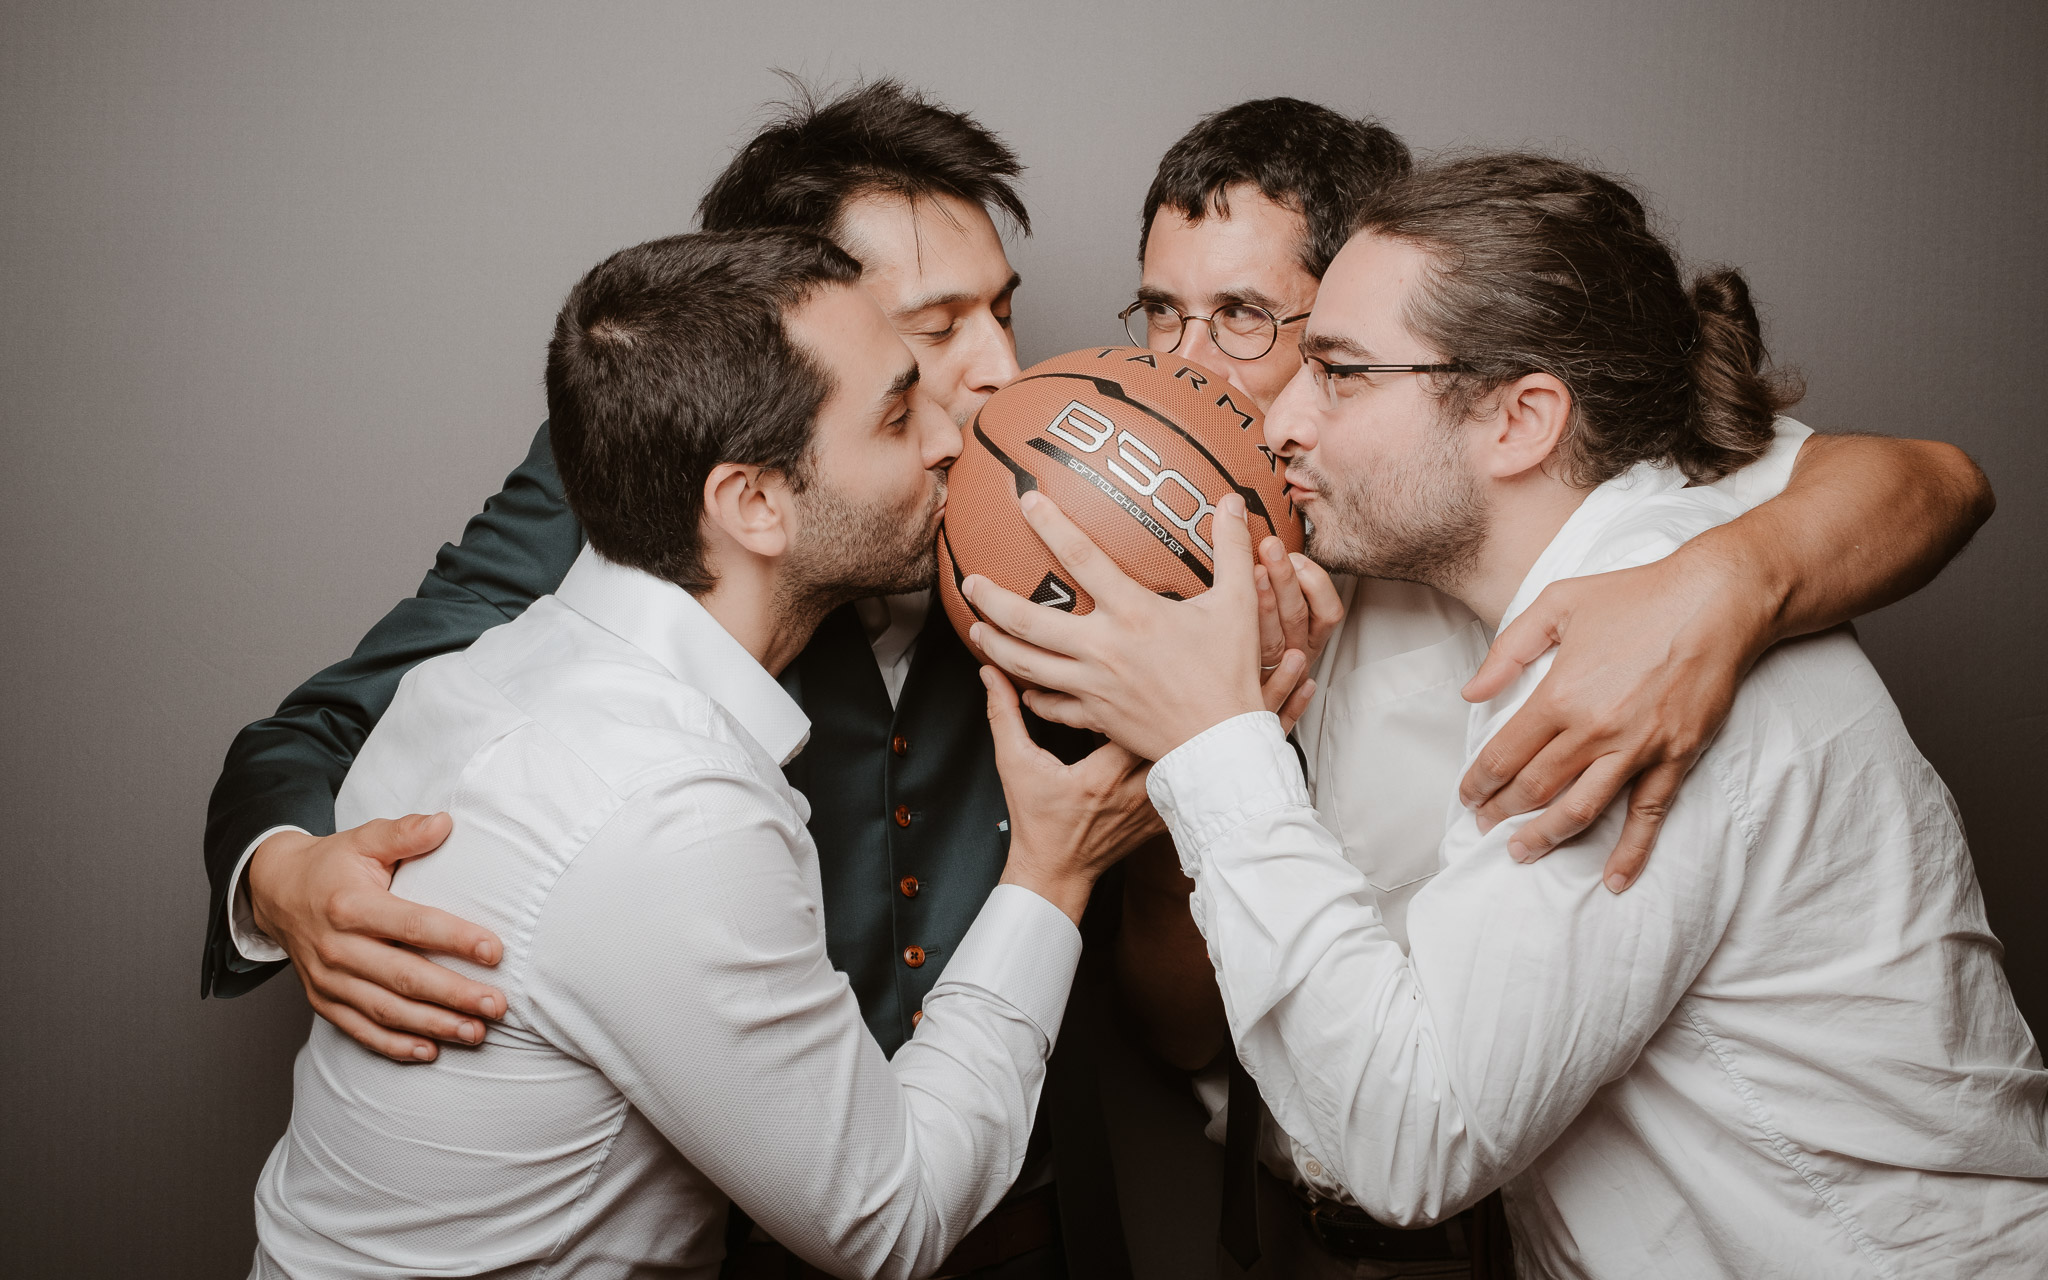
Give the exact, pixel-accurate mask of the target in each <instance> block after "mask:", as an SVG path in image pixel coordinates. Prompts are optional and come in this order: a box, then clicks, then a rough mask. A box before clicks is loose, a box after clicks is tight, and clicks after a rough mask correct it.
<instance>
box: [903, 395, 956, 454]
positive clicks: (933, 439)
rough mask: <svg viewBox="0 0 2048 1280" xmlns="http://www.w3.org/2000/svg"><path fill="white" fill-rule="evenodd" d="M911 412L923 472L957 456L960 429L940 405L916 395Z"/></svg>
mask: <svg viewBox="0 0 2048 1280" xmlns="http://www.w3.org/2000/svg"><path fill="white" fill-rule="evenodd" d="M912 411H913V413H915V415H916V419H917V424H918V440H917V445H918V461H920V462H922V463H923V464H924V469H925V470H927V471H934V470H939V469H942V468H946V467H951V466H952V465H953V463H954V461H955V460H956V459H957V458H959V456H960V428H959V426H958V425H957V424H955V423H954V421H953V415H952V414H950V413H947V412H946V410H945V407H944V406H943V405H940V404H937V403H935V402H934V401H933V400H932V399H931V397H929V396H922V395H920V396H918V398H917V401H916V403H915V404H913V405H912Z"/></svg>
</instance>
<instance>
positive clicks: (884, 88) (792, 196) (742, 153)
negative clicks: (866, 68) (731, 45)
mask: <svg viewBox="0 0 2048 1280" xmlns="http://www.w3.org/2000/svg"><path fill="white" fill-rule="evenodd" d="M785 79H787V80H788V81H789V84H790V88H791V89H792V90H793V91H794V97H793V98H792V100H791V101H790V102H788V103H786V104H783V107H782V110H781V113H780V114H779V115H778V116H777V117H776V118H775V119H773V120H771V121H770V122H769V123H768V125H767V127H765V128H763V129H762V130H761V131H760V132H759V133H757V134H755V135H754V136H753V138H752V139H750V140H749V141H748V142H747V144H746V145H745V146H743V147H741V148H740V149H739V153H738V154H737V155H735V156H734V157H733V158H732V162H731V163H730V164H728V165H726V167H725V171H724V172H722V173H720V174H719V175H718V177H717V179H716V180H715V181H713V182H712V184H711V189H710V190H709V191H706V192H705V193H704V199H703V201H702V203H700V204H699V205H698V206H697V218H698V223H699V225H700V226H702V227H703V228H704V230H706V231H740V230H746V229H750V228H759V227H795V228H799V229H801V230H804V231H809V232H813V233H815V234H817V235H821V236H827V237H833V238H836V237H837V235H838V230H839V215H840V211H841V210H842V209H843V208H844V206H845V204H846V202H847V201H848V200H851V199H853V198H855V197H856V196H863V195H872V194H883V195H896V196H902V197H904V198H905V199H909V200H917V199H920V198H924V197H928V196H935V195H948V196H955V197H957V198H959V199H961V200H965V201H967V202H968V203H970V204H977V205H980V206H981V207H982V208H984V209H986V210H988V212H989V215H990V216H991V217H994V216H995V215H996V214H998V213H1000V214H1002V215H1003V216H1005V217H1007V218H1008V219H1009V221H1010V222H1011V223H1013V224H1015V226H1016V227H1017V229H1018V230H1020V231H1023V232H1024V233H1026V234H1027V235H1028V234H1030V231H1031V215H1030V214H1028V213H1026V212H1025V210H1024V200H1023V197H1021V196H1019V195H1018V194H1017V181H1016V179H1017V175H1018V174H1020V173H1022V172H1023V171H1024V167H1023V166H1022V165H1021V164H1019V163H1017V156H1016V153H1015V152H1013V151H1011V150H1010V148H1009V147H1008V146H1006V145H1004V143H1003V142H1002V140H1001V139H1000V138H997V137H996V136H995V135H994V134H993V133H990V132H989V131H988V130H987V129H985V128H983V127H982V126H981V124H980V123H979V122H978V121H976V120H975V119H974V118H973V117H972V116H969V115H966V114H964V113H962V112H958V111H954V110H952V109H950V108H948V107H943V106H940V105H939V104H938V103H936V102H933V101H932V100H931V99H930V98H928V97H926V96H925V95H924V94H922V93H919V92H917V91H916V90H914V89H909V88H906V87H905V86H904V85H903V84H902V83H901V82H900V81H896V80H875V81H870V82H869V83H866V84H863V85H859V86H857V87H855V88H853V89H851V90H849V91H848V92H846V93H843V94H841V95H839V96H838V97H836V98H831V99H829V100H825V101H820V100H819V98H818V96H817V94H816V93H815V92H814V91H812V90H811V89H809V88H808V87H806V86H805V85H804V84H803V82H802V81H800V80H798V79H796V78H795V77H794V76H785Z"/></svg>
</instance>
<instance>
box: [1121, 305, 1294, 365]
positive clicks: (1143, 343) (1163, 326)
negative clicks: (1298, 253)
mask: <svg viewBox="0 0 2048 1280" xmlns="http://www.w3.org/2000/svg"><path fill="white" fill-rule="evenodd" d="M1308 317H1309V313H1308V312H1306V311H1304V312H1302V313H1301V314H1300V315H1298V316H1288V317H1287V318H1286V319H1284V320H1283V319H1281V318H1280V317H1279V316H1276V315H1274V314H1273V313H1272V312H1270V311H1268V310H1266V309H1265V308H1264V307H1261V306H1257V305H1255V304H1253V303H1250V302H1233V303H1230V304H1228V305H1226V306H1221V307H1218V308H1216V310H1215V311H1214V312H1213V313H1212V314H1210V315H1206V316H1189V315H1182V314H1181V312H1180V308H1178V307H1175V306H1173V305H1172V304H1170V303H1165V302H1157V301H1148V300H1147V299H1144V298H1140V299H1139V300H1138V301H1136V302H1133V303H1132V304H1131V305H1130V306H1128V307H1125V308H1124V309H1123V310H1122V311H1119V312H1117V313H1116V318H1117V319H1119V320H1121V321H1123V322H1124V335H1125V336H1126V337H1128V338H1129V339H1130V340H1131V342H1132V344H1133V345H1135V346H1140V347H1149V348H1151V349H1152V350H1154V351H1157V352H1160V353H1161V354H1165V353H1168V352H1172V351H1178V350H1180V344H1181V343H1182V342H1184V341H1186V340H1187V335H1188V326H1189V325H1191V324H1193V323H1195V322H1196V321H1200V322H1202V323H1204V324H1206V325H1208V326H1209V341H1211V342H1213V343H1215V344H1216V349H1217V350H1218V351H1221V352H1222V353H1223V354H1224V355H1226V356H1229V357H1230V358H1231V359H1233V360H1256V359H1258V358H1259V357H1260V356H1263V355H1265V354H1266V353H1267V352H1268V351H1271V350H1272V349H1273V344H1275V343H1277V342H1279V341H1280V330H1281V328H1282V326H1284V325H1290V324H1293V323H1295V322H1296V321H1298V320H1306V319H1308ZM1169 332H1170V333H1172V334H1173V341H1172V342H1169V343H1167V344H1166V345H1165V346H1161V345H1159V344H1160V343H1162V342H1166V334H1168V333H1169Z"/></svg>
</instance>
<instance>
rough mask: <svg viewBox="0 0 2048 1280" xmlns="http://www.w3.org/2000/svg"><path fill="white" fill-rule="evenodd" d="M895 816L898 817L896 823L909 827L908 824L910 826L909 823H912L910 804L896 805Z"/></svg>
mask: <svg viewBox="0 0 2048 1280" xmlns="http://www.w3.org/2000/svg"><path fill="white" fill-rule="evenodd" d="M895 818H896V825H897V826H899V827H907V826H909V825H910V806H909V805H907V804H899V805H897V806H896V813H895Z"/></svg>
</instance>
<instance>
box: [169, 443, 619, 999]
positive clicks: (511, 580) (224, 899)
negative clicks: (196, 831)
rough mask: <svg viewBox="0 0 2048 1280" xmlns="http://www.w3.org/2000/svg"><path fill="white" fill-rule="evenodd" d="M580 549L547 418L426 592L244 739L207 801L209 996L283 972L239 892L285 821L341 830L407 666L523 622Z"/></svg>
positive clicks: (205, 990)
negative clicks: (337, 799) (255, 933)
mask: <svg viewBox="0 0 2048 1280" xmlns="http://www.w3.org/2000/svg"><path fill="white" fill-rule="evenodd" d="M580 545H581V535H580V532H579V531H578V529H577V527H576V522H575V518H574V517H573V515H571V514H570V512H569V509H568V506H567V504H566V502H565V501H564V499H563V496H562V487H561V481H560V479H559V478H558V477H557V476H556V474H555V468H554V462H553V458H552V455H551V452H550V449H549V444H548V437H547V428H546V427H545V426H543V427H542V428H541V430H540V433H539V434H538V435H537V436H536V437H535V439H534V442H533V444H532V446H531V448H530V449H529V450H528V454H527V457H526V459H525V461H524V462H522V463H521V464H520V466H519V467H518V468H517V469H515V470H514V471H513V472H512V474H511V475H510V476H508V477H507V479H506V482H505V488H504V490H503V491H502V492H501V493H499V494H498V495H496V496H495V497H493V498H492V499H491V500H490V501H489V502H488V503H486V505H485V508H484V510H483V511H482V512H481V513H480V514H478V515H477V516H476V517H474V518H473V519H472V520H471V521H470V522H469V526H468V528H467V529H466V530H465V532H464V534H463V538H462V541H461V543H459V544H453V545H449V546H445V547H443V548H442V550H441V553H440V555H439V557H438V558H437V560H436V563H435V566H434V568H433V570H432V571H431V572H429V573H428V575H427V577H426V579H425V580H424V581H423V582H422V583H421V584H420V590H419V593H418V594H417V595H416V596H414V597H413V598H411V599H408V600H404V601H401V602H400V603H399V604H398V606H397V607H396V608H394V609H393V610H392V611H391V612H390V613H389V614H387V615H386V616H385V617H384V618H383V619H382V620H381V621H380V622H378V624H377V625H376V626H375V627H373V628H371V630H370V632H369V633H368V634H367V635H365V636H364V637H363V640H362V642H361V643H360V644H359V645H357V647H356V650H355V652H354V653H353V654H351V655H350V656H349V657H348V658H347V659H345V660H343V661H342V662H339V663H336V664H335V665H334V666H332V667H329V668H327V669H326V670H325V671H322V672H320V673H319V674H318V675H316V676H314V677H313V678H312V679H310V680H308V681H307V682H306V683H305V684H303V685H301V686H300V687H299V688H298V689H296V690H294V691H293V692H292V693H291V694H290V695H289V696H288V697H287V698H286V699H285V700H284V702H283V703H282V704H281V705H280V706H279V707H278V709H277V711H276V713H275V714H273V715H270V716H267V717H265V718H264V719H262V720H259V721H257V722H256V723H254V724H251V725H249V726H248V727H247V728H245V729H243V730H242V731H241V733H239V734H237V735H236V737H235V740H234V742H233V744H232V745H231V746H230V747H229V749H228V754H227V759H226V761H225V763H224V764H223V766H222V770H221V775H220V778H219V780H218V781H217V782H216V783H215V785H214V790H213V796H212V799H211V801H210V802H209V804H208V807H207V823H206V837H205V851H206V867H207V875H208V878H209V879H210V880H211V881H212V885H213V892H212V895H211V898H210V901H209V906H208V920H207V939H206V947H205V952H204V955H203V958H202V965H201V974H200V983H201V986H200V994H201V995H220V996H233V995H239V994H241V993H242V992H244V991H247V990H250V989H251V988H253V987H255V986H257V985H259V984H260V983H261V982H263V981H264V980H265V979H267V978H268V977H270V976H271V974H273V973H275V972H277V970H278V969H280V968H282V967H283V966H282V964H281V963H273V964H259V963H254V962H252V961H250V960H248V959H247V958H245V957H243V956H242V955H241V953H240V951H239V950H238V949H237V947H236V945H235V942H234V939H233V936H232V930H231V927H230V905H231V904H230V903H229V901H228V895H229V890H230V888H231V886H233V885H234V884H235V882H236V879H237V875H238V873H240V872H241V871H242V869H243V868H244V866H245V865H246V864H247V863H248V861H249V859H250V857H251V856H252V855H253V854H254V852H255V849H256V845H257V843H258V841H259V838H260V837H262V836H264V835H266V834H271V833H276V832H277V829H278V828H280V827H288V828H296V829H298V830H300V831H304V832H307V833H310V834H311V835H313V836H326V835H328V834H329V833H331V832H332V831H333V830H334V796H335V794H336V792H337V791H338V790H339V789H340V786H341V782H342V779H343V777H344V776H345V775H346V774H347V772H348V768H349V765H350V763H351V762H352V761H353V760H354V759H355V754H356V752H357V751H358V750H359V749H360V748H361V746H362V744H363V741H364V740H365V739H366V738H368V737H369V734H370V731H371V729H372V728H374V727H375V725H376V722H377V720H378V718H379V717H380V716H381V715H382V714H383V713H384V710H385V708H387V707H388V706H389V705H390V703H391V699H392V697H393V696H394V695H395V693H396V692H397V688H398V683H399V681H400V679H402V678H403V676H404V675H405V673H406V672H407V671H409V670H411V669H412V668H413V667H414V666H415V665H417V664H418V663H420V662H422V661H424V660H426V659H427V658H430V657H433V656H435V655H437V654H441V653H447V652H451V651H454V650H458V649H462V648H464V647H466V646H467V645H469V644H470V643H471V642H472V641H474V640H475V639H476V637H477V636H478V635H481V634H482V633H483V632H484V631H485V630H487V629H489V628H490V627H493V626H496V625H497V624H499V623H501V622H504V621H506V620H507V619H508V618H511V617H516V616H517V615H518V613H519V612H520V611H522V610H523V609H524V608H525V606H526V605H527V604H528V603H531V601H532V600H534V599H535V598H537V597H539V596H540V595H544V594H546V593H547V592H548V591H550V590H552V589H553V587H554V585H555V584H557V583H559V582H560V581H561V578H562V576H563V575H564V574H565V573H567V572H568V567H569V565H570V564H571V563H573V562H574V560H575V557H576V553H577V551H578V550H579V549H580ZM479 990H481V988H479ZM386 994H389V993H386Z"/></svg>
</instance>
